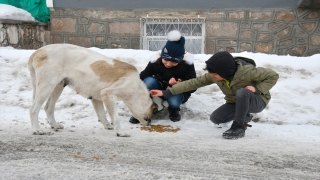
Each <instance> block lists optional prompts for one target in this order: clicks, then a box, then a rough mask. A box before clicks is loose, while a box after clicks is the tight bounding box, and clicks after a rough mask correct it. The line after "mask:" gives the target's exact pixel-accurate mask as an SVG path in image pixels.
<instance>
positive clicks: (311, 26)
mask: <svg viewBox="0 0 320 180" xmlns="http://www.w3.org/2000/svg"><path fill="white" fill-rule="evenodd" d="M301 25H302V27H303V28H304V29H305V30H306V31H308V32H312V31H313V30H314V28H315V27H316V23H315V22H306V23H301Z"/></svg>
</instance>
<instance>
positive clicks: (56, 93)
mask: <svg viewBox="0 0 320 180" xmlns="http://www.w3.org/2000/svg"><path fill="white" fill-rule="evenodd" d="M63 89H64V81H63V80H62V81H61V82H60V83H59V84H58V85H57V86H56V87H55V88H54V90H53V92H52V93H51V95H50V97H49V99H48V101H47V104H46V105H45V107H44V110H45V112H46V114H47V118H48V122H49V124H50V126H51V128H52V129H53V130H54V131H58V129H63V126H62V125H61V124H57V122H56V120H55V118H54V109H55V105H56V102H57V100H58V99H59V97H60V95H61V93H62V91H63Z"/></svg>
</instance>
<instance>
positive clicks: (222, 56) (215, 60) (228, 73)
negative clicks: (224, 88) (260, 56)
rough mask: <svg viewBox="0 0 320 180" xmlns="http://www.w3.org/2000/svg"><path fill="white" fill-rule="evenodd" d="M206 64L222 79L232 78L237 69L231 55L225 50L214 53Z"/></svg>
mask: <svg viewBox="0 0 320 180" xmlns="http://www.w3.org/2000/svg"><path fill="white" fill-rule="evenodd" d="M206 64H207V67H208V68H209V69H210V71H212V72H214V73H217V74H218V75H219V76H221V77H222V78H224V79H229V80H230V79H232V78H233V76H234V74H235V73H236V71H237V64H236V62H235V60H234V58H233V56H232V55H231V54H230V53H228V52H226V51H224V52H218V53H216V54H214V55H213V56H212V57H211V58H209V59H208V60H207V61H206Z"/></svg>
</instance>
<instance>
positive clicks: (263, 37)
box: [258, 32, 271, 40]
mask: <svg viewBox="0 0 320 180" xmlns="http://www.w3.org/2000/svg"><path fill="white" fill-rule="evenodd" d="M270 37H271V35H270V33H268V32H261V33H259V34H258V40H267V39H269V38H270Z"/></svg>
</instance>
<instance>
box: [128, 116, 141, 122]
mask: <svg viewBox="0 0 320 180" xmlns="http://www.w3.org/2000/svg"><path fill="white" fill-rule="evenodd" d="M129 122H131V123H132V124H139V123H140V121H139V120H138V119H136V118H135V117H133V116H132V117H131V118H130V120H129Z"/></svg>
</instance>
